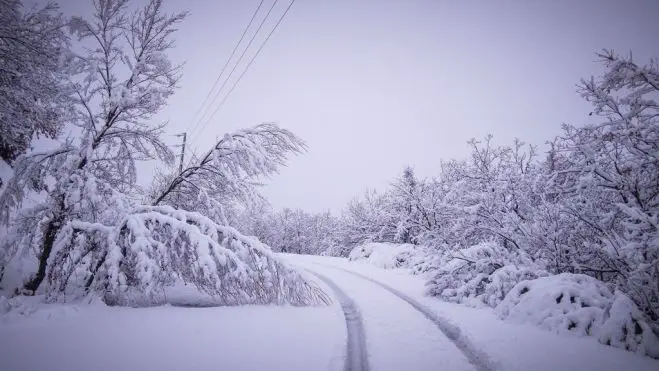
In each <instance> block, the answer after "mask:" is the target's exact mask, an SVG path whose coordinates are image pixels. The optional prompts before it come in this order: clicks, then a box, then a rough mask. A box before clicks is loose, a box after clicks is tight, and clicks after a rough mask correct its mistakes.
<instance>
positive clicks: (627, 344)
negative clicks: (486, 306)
mask: <svg viewBox="0 0 659 371" xmlns="http://www.w3.org/2000/svg"><path fill="white" fill-rule="evenodd" d="M496 311H497V314H498V315H499V317H500V318H502V319H508V320H511V321H514V322H517V323H530V324H534V325H536V326H539V327H541V328H544V329H546V330H550V331H554V332H557V333H564V334H571V335H576V336H594V337H596V338H597V339H598V340H599V341H600V342H601V343H602V344H606V345H611V346H613V347H616V348H621V349H626V350H629V351H632V352H636V353H638V354H641V355H649V356H651V357H653V358H659V338H658V337H657V335H656V334H655V333H654V332H653V330H652V328H651V326H650V325H649V324H648V322H647V321H645V319H644V318H643V315H642V313H641V312H640V310H639V309H638V307H636V305H635V304H634V303H633V302H632V301H631V299H629V298H628V297H627V296H626V295H624V294H623V293H621V292H616V293H613V292H611V290H610V289H609V288H608V287H607V286H606V285H605V284H604V283H603V282H601V281H598V280H596V279H595V278H592V277H590V276H586V275H582V274H570V273H562V274H559V275H555V276H549V277H542V278H538V279H535V280H527V281H522V282H520V283H518V284H517V285H515V287H514V288H513V289H512V290H511V291H510V292H509V293H508V295H507V296H506V297H505V299H504V300H503V301H502V302H501V303H500V304H499V305H498V306H497V308H496Z"/></svg>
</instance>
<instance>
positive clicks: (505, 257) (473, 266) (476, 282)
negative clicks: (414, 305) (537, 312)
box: [427, 242, 546, 307]
mask: <svg viewBox="0 0 659 371" xmlns="http://www.w3.org/2000/svg"><path fill="white" fill-rule="evenodd" d="M545 274H546V273H545V272H544V271H543V270H542V269H540V268H539V267H537V266H536V265H535V264H534V263H533V262H532V261H531V260H530V259H529V258H528V257H527V256H525V255H524V253H522V252H517V251H510V250H508V249H506V248H504V247H502V246H500V245H498V244H496V243H493V242H484V243H481V244H478V245H474V246H471V247H468V248H466V249H461V250H458V251H455V252H453V253H448V254H447V255H446V256H445V257H444V258H442V259H440V261H439V266H438V268H437V269H436V270H435V271H434V272H433V275H434V277H433V278H432V279H431V280H430V281H429V282H428V284H427V285H428V289H427V292H428V294H430V295H434V296H439V297H440V298H442V299H443V300H447V301H451V302H456V303H465V302H469V303H472V304H476V305H480V304H487V305H489V306H491V307H494V306H496V305H497V304H498V303H499V302H500V301H501V300H503V298H504V297H505V296H506V294H507V293H508V291H509V290H510V289H512V288H513V286H515V285H516V284H517V283H518V282H520V281H523V280H527V279H534V278H537V277H539V276H542V275H545Z"/></svg>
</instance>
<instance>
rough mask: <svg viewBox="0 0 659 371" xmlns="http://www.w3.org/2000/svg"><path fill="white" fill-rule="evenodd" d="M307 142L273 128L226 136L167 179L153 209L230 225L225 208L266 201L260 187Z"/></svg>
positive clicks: (159, 185) (160, 182)
mask: <svg viewBox="0 0 659 371" xmlns="http://www.w3.org/2000/svg"><path fill="white" fill-rule="evenodd" d="M304 150H305V144H304V142H303V141H302V140H301V139H300V138H298V137H296V136H295V135H294V134H293V133H291V132H290V131H288V130H286V129H283V128H280V127H279V126H278V125H277V124H274V123H265V124H261V125H257V126H255V127H254V128H251V129H243V130H239V131H237V132H234V133H230V134H226V135H225V136H224V137H223V138H222V139H220V140H219V141H218V142H217V143H216V144H215V146H214V147H213V149H211V150H210V151H208V152H207V153H206V154H205V155H204V156H202V157H193V158H192V160H191V161H190V165H189V166H187V167H186V168H184V169H183V170H182V171H181V172H178V171H176V172H174V173H170V174H166V175H162V176H161V178H160V179H157V181H156V182H155V183H154V186H153V188H152V190H151V194H150V198H151V200H150V202H152V203H153V205H171V206H174V207H177V208H183V209H186V210H195V211H198V212H201V213H202V214H204V215H206V216H208V217H210V218H212V219H213V220H217V221H219V222H221V223H226V220H227V219H226V213H225V212H224V210H225V209H226V208H231V207H234V206H236V203H240V204H245V203H251V204H254V203H255V202H256V203H258V202H259V201H263V200H262V198H261V195H260V194H259V193H258V189H257V186H258V185H259V184H260V181H261V180H262V179H263V178H264V177H268V176H271V175H274V174H276V173H277V172H278V171H279V168H280V167H281V166H284V165H285V162H286V159H287V158H288V156H290V155H291V154H298V153H301V152H302V151H304Z"/></svg>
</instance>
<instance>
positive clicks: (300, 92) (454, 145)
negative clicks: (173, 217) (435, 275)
mask: <svg viewBox="0 0 659 371" xmlns="http://www.w3.org/2000/svg"><path fill="white" fill-rule="evenodd" d="M273 1H274V0H265V1H264V5H263V9H262V12H261V13H260V14H259V15H258V16H257V22H258V21H260V19H261V18H262V17H264V16H265V11H267V9H268V8H269V7H270V5H271V4H272V2H273ZM60 2H61V4H62V6H63V11H65V12H66V13H78V14H80V13H85V12H86V11H85V9H88V6H87V2H86V1H83V0H68V1H67V0H60ZM136 2H139V0H136ZM258 3H259V0H242V1H238V0H235V1H219V0H218V1H212V0H187V1H169V2H168V4H167V8H168V9H170V10H172V11H174V10H186V9H187V10H189V11H190V16H189V18H188V19H186V21H185V22H184V23H183V24H182V25H181V27H180V31H179V32H178V33H177V34H176V39H177V47H176V49H175V50H174V52H173V53H172V59H174V60H175V61H179V62H185V63H186V65H185V69H184V76H183V79H182V80H181V83H180V85H181V87H180V89H179V90H178V92H177V93H176V95H175V96H174V97H173V98H172V99H171V100H170V103H169V106H168V108H167V109H166V110H165V111H164V112H162V115H161V116H160V117H161V118H162V119H168V120H170V126H169V132H170V133H178V132H181V131H184V130H189V128H190V127H191V126H192V124H193V122H192V119H193V117H194V115H195V113H196V112H197V110H198V109H199V107H200V105H201V104H202V102H203V100H204V98H205V97H206V94H207V93H208V91H209V89H210V88H211V86H212V84H213V82H214V80H215V79H216V77H217V75H218V73H219V72H220V69H221V67H222V66H223V64H224V63H225V61H226V59H227V58H228V56H229V55H230V53H231V51H232V49H233V47H234V44H235V43H236V42H237V40H238V38H239V37H240V35H241V33H242V31H243V28H244V27H245V25H246V24H247V22H248V21H249V19H250V17H251V15H252V13H253V11H254V10H255V9H256V7H257V5H258ZM287 5H288V0H281V1H279V3H278V4H277V6H276V7H275V8H274V10H273V11H272V15H271V20H270V21H268V22H266V24H265V25H264V30H263V31H262V33H263V36H264V35H265V34H267V32H269V31H270V29H271V28H272V27H273V23H274V21H276V19H278V18H279V15H280V14H282V12H283V11H284V9H285V8H286V6H287ZM658 16H659V1H656V0H629V1H623V0H619V1H611V0H588V1H586V0H574V1H568V0H559V1H555V0H552V1H550V0H546V1H540V0H533V1H523V0H518V1H496V0H493V1H457V0H456V1H439V0H437V1H404V0H390V1H388V0H380V1H375V0H372V1H368V0H353V1H348V0H344V1H330V0H324V1H323V0H297V1H296V2H295V4H294V5H293V7H292V8H291V10H290V12H289V13H288V15H287V16H286V18H285V19H284V21H283V23H282V24H281V25H280V27H279V28H278V29H277V31H276V32H275V34H274V35H273V37H272V38H271V39H270V41H269V42H268V43H267V45H266V46H265V48H264V49H263V51H262V52H261V54H260V55H259V57H258V58H257V59H256V61H255V62H254V64H253V65H252V66H251V67H250V69H249V71H248V72H247V74H246V75H245V77H244V78H243V79H242V81H241V82H240V83H239V85H238V86H237V88H236V89H235V91H234V92H233V93H232V94H231V96H230V97H229V98H228V99H227V101H226V103H225V104H224V106H223V107H222V108H221V110H220V111H218V114H217V115H216V116H215V117H214V118H213V120H212V121H210V123H209V125H207V126H206V128H205V129H204V130H203V131H202V132H201V134H199V135H195V136H193V138H192V139H193V143H192V145H193V146H194V147H196V148H197V149H199V150H206V149H208V148H209V147H210V146H211V145H212V143H213V141H214V140H215V138H216V137H217V136H220V135H222V134H223V133H225V132H227V131H233V130H236V129H239V128H243V127H248V126H253V125H256V124H258V123H261V122H266V121H276V122H278V123H279V124H280V125H281V126H283V127H285V128H287V129H289V130H291V131H293V132H294V133H295V134H297V135H298V136H300V137H301V138H303V139H304V140H305V141H306V142H307V144H308V146H309V151H308V153H306V154H304V155H302V156H299V157H296V158H292V159H291V160H290V162H289V164H288V167H287V168H285V169H283V170H282V172H281V174H280V175H278V176H276V177H274V178H273V179H271V181H270V183H269V184H268V185H267V187H266V188H265V190H264V191H265V194H266V195H267V196H268V198H269V199H270V201H271V203H272V204H273V206H275V207H277V208H279V207H284V206H288V207H301V208H304V209H307V210H308V211H321V210H325V209H332V210H334V211H339V210H340V209H341V208H342V207H343V206H344V205H345V203H346V202H347V201H348V200H349V199H351V198H352V197H354V196H355V195H357V194H358V193H360V192H362V191H363V190H364V189H365V188H366V187H371V188H378V189H382V188H384V187H385V186H386V185H387V184H388V183H389V182H390V181H391V180H392V179H393V178H394V177H396V176H398V175H399V174H400V173H401V171H402V169H403V167H404V166H405V165H408V164H409V165H412V166H413V167H414V168H415V170H416V171H417V173H418V174H419V175H420V176H432V175H435V174H437V172H438V168H439V163H440V160H441V159H449V158H461V157H465V156H466V155H467V154H468V147H467V145H466V143H465V142H466V141H467V140H468V139H469V138H471V137H477V138H479V137H483V136H485V135H486V134H487V133H492V134H493V135H494V136H495V140H496V142H498V143H508V142H511V141H512V140H513V138H515V137H519V138H521V139H523V140H525V141H527V142H531V143H534V144H540V145H541V144H543V143H544V142H545V141H546V140H548V139H550V138H551V137H552V136H554V135H556V134H558V133H559V130H560V125H561V123H563V122H569V123H573V124H577V125H579V124H583V123H585V122H586V120H587V119H588V116H587V114H588V112H589V105H588V104H587V103H585V102H584V101H582V100H581V98H580V97H579V96H578V95H577V94H576V93H575V84H576V83H577V82H578V81H579V79H580V78H582V77H588V76H590V75H591V74H596V73H598V72H600V71H601V69H600V66H599V65H598V64H597V63H595V61H596V57H595V55H594V52H595V51H597V50H600V49H602V48H613V49H615V50H616V51H619V52H622V53H627V52H629V51H630V50H631V51H633V53H634V57H635V58H636V59H637V61H638V62H646V61H647V60H648V58H650V57H659V43H657V39H656V38H657V36H658V35H659V22H657V19H659V17H658ZM254 29H255V27H254ZM254 29H253V30H254ZM253 30H252V32H253ZM250 36H251V32H248V34H247V37H248V38H249V37H250ZM261 40H262V38H261V37H258V38H257V39H256V41H255V45H253V46H252V48H253V51H255V50H256V46H258V45H260V42H261ZM253 51H252V52H248V53H247V56H248V57H249V56H251V55H252V53H253ZM244 63H245V62H243V65H241V66H239V67H238V69H237V72H236V76H237V75H238V74H239V73H240V72H242V69H243V68H244V67H243V66H244ZM232 81H233V80H232ZM232 81H230V82H229V84H228V86H227V88H228V87H229V86H231V84H232ZM225 90H226V89H225ZM222 96H223V94H222V95H220V97H222ZM175 140H176V139H175V138H173V137H172V138H171V143H174V142H175ZM168 141H169V140H168ZM149 171H150V170H149V169H148V168H147V169H145V171H144V174H143V182H146V181H148V178H149Z"/></svg>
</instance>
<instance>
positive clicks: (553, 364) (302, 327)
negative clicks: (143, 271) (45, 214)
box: [0, 255, 659, 371]
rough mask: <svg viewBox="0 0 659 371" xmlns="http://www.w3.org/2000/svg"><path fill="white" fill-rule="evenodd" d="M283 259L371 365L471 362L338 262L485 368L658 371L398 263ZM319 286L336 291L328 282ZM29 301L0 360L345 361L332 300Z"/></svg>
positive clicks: (256, 366)
mask: <svg viewBox="0 0 659 371" xmlns="http://www.w3.org/2000/svg"><path fill="white" fill-rule="evenodd" d="M281 257H282V258H284V259H286V260H288V261H289V262H290V263H292V264H293V265H296V266H298V267H301V268H307V269H309V270H310V271H313V272H317V273H320V274H322V275H324V276H325V277H327V278H329V279H331V280H332V281H333V282H334V283H335V284H336V285H337V286H339V287H340V288H341V289H342V290H343V291H345V293H346V294H347V295H349V296H350V297H351V299H352V300H353V301H354V303H355V305H356V306H357V308H358V310H359V311H360V314H361V317H362V319H363V321H364V329H365V333H366V345H367V351H368V359H369V363H370V369H371V370H373V371H376V370H377V371H381V370H392V371H393V370H403V371H408V370H415V371H416V370H420V371H422V370H424V369H428V370H431V369H432V370H447V371H448V370H451V371H453V370H458V371H459V370H473V369H474V366H473V365H472V364H470V363H469V362H468V361H467V359H466V357H465V356H464V355H463V354H462V353H461V352H460V350H459V349H458V348H457V347H456V346H455V344H454V343H453V342H452V341H451V340H450V339H448V338H447V337H446V336H444V335H443V333H442V332H441V331H439V330H438V328H437V327H436V326H435V324H434V323H433V322H431V321H430V320H429V319H427V318H426V317H424V316H423V315H422V314H421V313H420V312H419V311H418V310H416V309H415V308H413V307H412V306H411V305H409V304H408V303H407V302H405V301H403V300H401V299H400V298H398V297H397V296H395V295H393V294H392V293H391V292H388V291H387V290H385V289H383V288H382V287H380V286H379V285H377V284H375V283H373V282H371V281H368V280H366V279H364V278H360V277H357V276H355V275H353V274H351V273H349V272H345V271H343V270H341V269H344V270H348V271H353V272H356V273H358V274H361V275H363V276H366V277H370V278H371V279H373V280H376V281H378V282H381V283H384V284H386V285H388V286H390V287H392V288H393V289H395V290H398V291H400V292H402V293H405V295H406V296H408V297H410V298H412V299H414V300H415V301H417V302H418V303H420V304H422V305H423V306H424V307H425V308H427V309H428V310H430V311H433V312H434V313H436V314H437V317H441V318H445V319H448V320H449V321H450V325H451V326H453V327H455V328H457V329H459V331H460V333H461V336H462V337H464V338H466V339H468V340H469V341H470V342H471V343H472V345H473V346H475V347H476V348H478V350H479V351H480V352H481V353H483V354H485V355H486V356H487V357H486V360H487V361H488V362H489V363H488V369H490V370H492V371H498V370H501V371H504V370H505V371H528V370H534V371H550V370H551V371H554V370H562V371H583V370H598V371H618V370H634V371H656V370H659V361H658V360H655V359H651V358H649V357H643V356H639V355H637V354H634V353H631V352H627V351H623V350H621V349H616V348H613V347H608V346H605V345H602V344H599V343H597V342H596V341H593V340H592V339H588V338H576V337H569V336H565V335H560V334H556V333H553V332H549V331H545V330H542V329H539V328H537V327H535V326H532V325H529V324H516V323H512V322H508V321H502V320H501V319H499V318H498V317H497V315H496V314H495V312H494V311H493V310H492V309H491V308H471V307H467V306H465V305H461V304H456V303H448V302H443V301H440V300H438V299H437V298H433V297H427V296H425V295H424V290H425V282H424V279H423V278H422V277H420V276H414V275H410V274H409V270H407V269H389V270H384V269H381V268H377V267H375V266H373V265H372V264H370V263H367V262H351V261H348V260H347V259H343V258H332V257H319V256H299V255H298V256H296V255H281ZM337 268H341V269H337ZM303 273H304V272H303ZM304 275H305V276H306V277H308V278H310V279H315V280H316V281H319V280H318V279H316V278H314V276H313V275H311V274H306V273H304ZM319 285H320V286H321V287H323V288H324V289H325V290H328V292H330V294H331V295H332V296H334V295H333V293H332V292H331V291H329V288H328V287H327V285H325V284H323V283H322V282H319ZM38 301H39V298H38V297H35V298H27V299H25V298H23V299H22V302H21V303H20V304H16V303H12V302H11V301H10V302H6V301H3V302H2V303H0V307H2V308H5V309H4V310H0V370H2V371H32V370H35V371H37V370H46V369H47V370H53V371H59V370H62V371H64V370H66V371H77V370H154V371H155V370H157V371H170V370H171V371H174V370H287V371H298V370H300V371H302V370H330V371H338V370H343V369H344V358H345V356H346V339H347V333H346V324H345V321H344V315H343V313H342V309H341V306H340V305H339V304H338V301H337V300H335V301H334V303H333V304H332V305H330V306H326V307H291V306H253V305H248V306H237V307H210V308H188V307H173V306H169V305H167V306H160V307H152V308H122V307H107V306H105V305H104V304H102V303H98V302H94V303H92V304H82V303H79V304H77V305H76V304H48V305H46V304H40V303H39V302H38ZM7 311H8V312H7ZM3 312H7V313H4V314H2V313H3Z"/></svg>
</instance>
